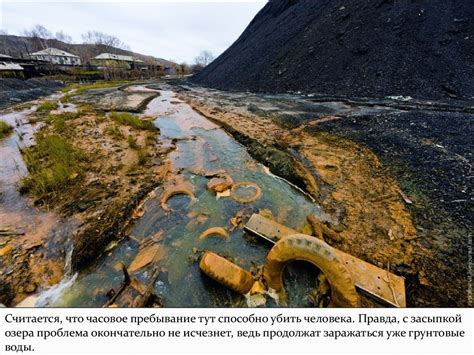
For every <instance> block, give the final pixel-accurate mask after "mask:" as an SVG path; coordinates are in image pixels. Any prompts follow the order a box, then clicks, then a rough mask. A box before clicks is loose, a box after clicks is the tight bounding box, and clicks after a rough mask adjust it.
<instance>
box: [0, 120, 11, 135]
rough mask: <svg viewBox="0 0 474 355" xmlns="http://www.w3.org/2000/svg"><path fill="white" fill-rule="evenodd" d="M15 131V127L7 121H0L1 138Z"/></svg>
mask: <svg viewBox="0 0 474 355" xmlns="http://www.w3.org/2000/svg"><path fill="white" fill-rule="evenodd" d="M12 131H13V127H12V126H10V125H9V124H8V123H6V122H5V121H0V138H3V137H6V136H8V135H9V134H10V133H11V132H12Z"/></svg>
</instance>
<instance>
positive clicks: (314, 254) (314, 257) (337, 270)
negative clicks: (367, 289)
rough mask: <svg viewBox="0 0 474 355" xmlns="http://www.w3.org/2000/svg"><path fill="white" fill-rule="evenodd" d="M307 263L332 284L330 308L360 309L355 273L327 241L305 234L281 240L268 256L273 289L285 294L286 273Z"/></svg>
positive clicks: (265, 272)
mask: <svg viewBox="0 0 474 355" xmlns="http://www.w3.org/2000/svg"><path fill="white" fill-rule="evenodd" d="M297 260H299V261H306V262H309V263H311V264H313V265H315V266H316V267H318V268H319V269H320V270H321V272H323V273H324V275H325V276H326V277H327V280H328V281H329V284H330V285H331V302H330V304H329V306H330V307H357V306H358V305H359V297H358V295H357V293H356V289H355V286H354V282H353V281H352V277H351V274H350V273H349V270H347V268H346V267H345V265H344V264H343V263H342V262H341V261H340V259H339V258H338V256H337V254H336V252H335V251H334V249H333V248H332V247H331V246H330V245H328V244H326V243H325V242H324V241H322V240H320V239H317V238H315V237H311V236H308V235H304V234H294V235H290V236H288V237H285V238H283V239H281V240H280V241H278V242H277V243H276V244H275V245H274V246H273V248H272V249H271V250H270V252H269V253H268V255H267V259H266V261H265V266H264V269H263V276H264V279H265V281H266V283H267V286H268V287H269V288H272V289H274V290H276V291H284V287H283V272H284V270H285V267H286V265H287V264H289V263H290V262H292V261H297Z"/></svg>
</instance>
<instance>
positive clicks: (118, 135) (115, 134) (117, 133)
mask: <svg viewBox="0 0 474 355" xmlns="http://www.w3.org/2000/svg"><path fill="white" fill-rule="evenodd" d="M105 134H107V135H109V136H111V137H112V138H113V139H115V140H116V141H119V140H122V139H124V138H125V136H124V135H123V133H122V131H121V130H120V129H119V128H118V127H117V126H109V127H107V128H106V129H105Z"/></svg>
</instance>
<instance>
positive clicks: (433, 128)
mask: <svg viewBox="0 0 474 355" xmlns="http://www.w3.org/2000/svg"><path fill="white" fill-rule="evenodd" d="M179 97H180V98H181V99H182V100H184V101H186V102H188V103H189V104H190V105H191V106H192V107H193V108H194V109H195V110H196V111H198V112H200V113H201V114H203V115H204V116H206V117H208V118H209V119H211V120H212V121H213V122H215V123H217V124H219V125H221V126H222V127H223V128H225V129H226V130H228V131H229V132H230V133H231V134H232V135H233V136H234V137H235V138H236V139H237V140H238V141H240V142H241V143H242V144H244V145H246V146H247V147H248V149H249V153H250V154H251V155H253V156H255V157H256V158H257V159H259V160H263V161H265V163H266V165H268V166H269V167H270V168H271V170H272V172H274V173H275V174H277V175H282V176H285V174H287V175H289V176H285V177H286V178H287V179H288V180H290V181H292V182H294V183H296V184H297V185H298V186H300V187H302V188H304V189H305V190H306V191H308V192H309V193H311V195H313V197H314V198H315V199H316V201H317V202H318V203H319V204H321V206H322V207H323V209H324V211H325V212H326V213H327V214H328V215H329V216H330V221H329V225H330V226H331V227H332V228H333V229H335V230H337V231H338V232H340V235H341V236H342V240H341V241H340V242H334V246H336V247H337V248H339V249H341V250H344V251H346V252H348V253H350V254H352V255H354V256H357V257H359V258H361V259H363V260H366V261H368V262H371V263H373V264H375V265H377V266H379V267H382V268H387V267H389V268H390V270H392V271H393V272H395V273H397V274H399V275H403V276H404V277H405V278H406V284H407V301H408V306H466V305H467V302H468V297H467V290H468V288H469V285H468V276H469V274H470V269H469V268H470V267H471V266H470V265H469V263H468V253H469V248H470V245H471V244H470V242H469V238H470V237H469V235H470V233H472V221H471V218H470V217H469V216H470V215H472V182H471V181H472V179H471V175H472V171H471V167H472V166H471V164H472V157H471V154H472V143H471V140H470V138H469V133H468V132H471V131H472V122H473V117H474V116H473V114H472V113H471V111H470V110H471V107H472V105H469V102H459V103H457V104H456V107H453V108H451V109H450V108H449V107H445V105H443V104H441V103H440V104H439V105H438V104H436V103H435V102H431V101H419V100H414V102H411V103H405V102H402V101H397V100H353V101H351V100H340V99H337V98H333V99H331V98H328V97H326V98H319V99H318V98H315V97H312V96H311V95H310V97H304V96H298V95H263V94H251V93H238V92H237V93H236V92H234V93H229V92H222V91H217V90H207V89H203V88H200V87H195V86H191V87H190V86H187V87H183V88H182V90H181V92H180V95H179ZM469 127H471V129H469ZM281 162H288V166H293V170H291V169H286V168H285V166H286V165H287V164H283V165H282V163H281Z"/></svg>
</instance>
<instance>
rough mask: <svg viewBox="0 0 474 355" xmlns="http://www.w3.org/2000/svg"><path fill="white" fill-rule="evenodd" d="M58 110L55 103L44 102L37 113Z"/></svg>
mask: <svg viewBox="0 0 474 355" xmlns="http://www.w3.org/2000/svg"><path fill="white" fill-rule="evenodd" d="M57 108H58V103H57V102H54V101H44V102H43V103H41V104H40V105H39V106H38V108H37V109H36V112H50V111H52V110H56V109H57Z"/></svg>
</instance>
